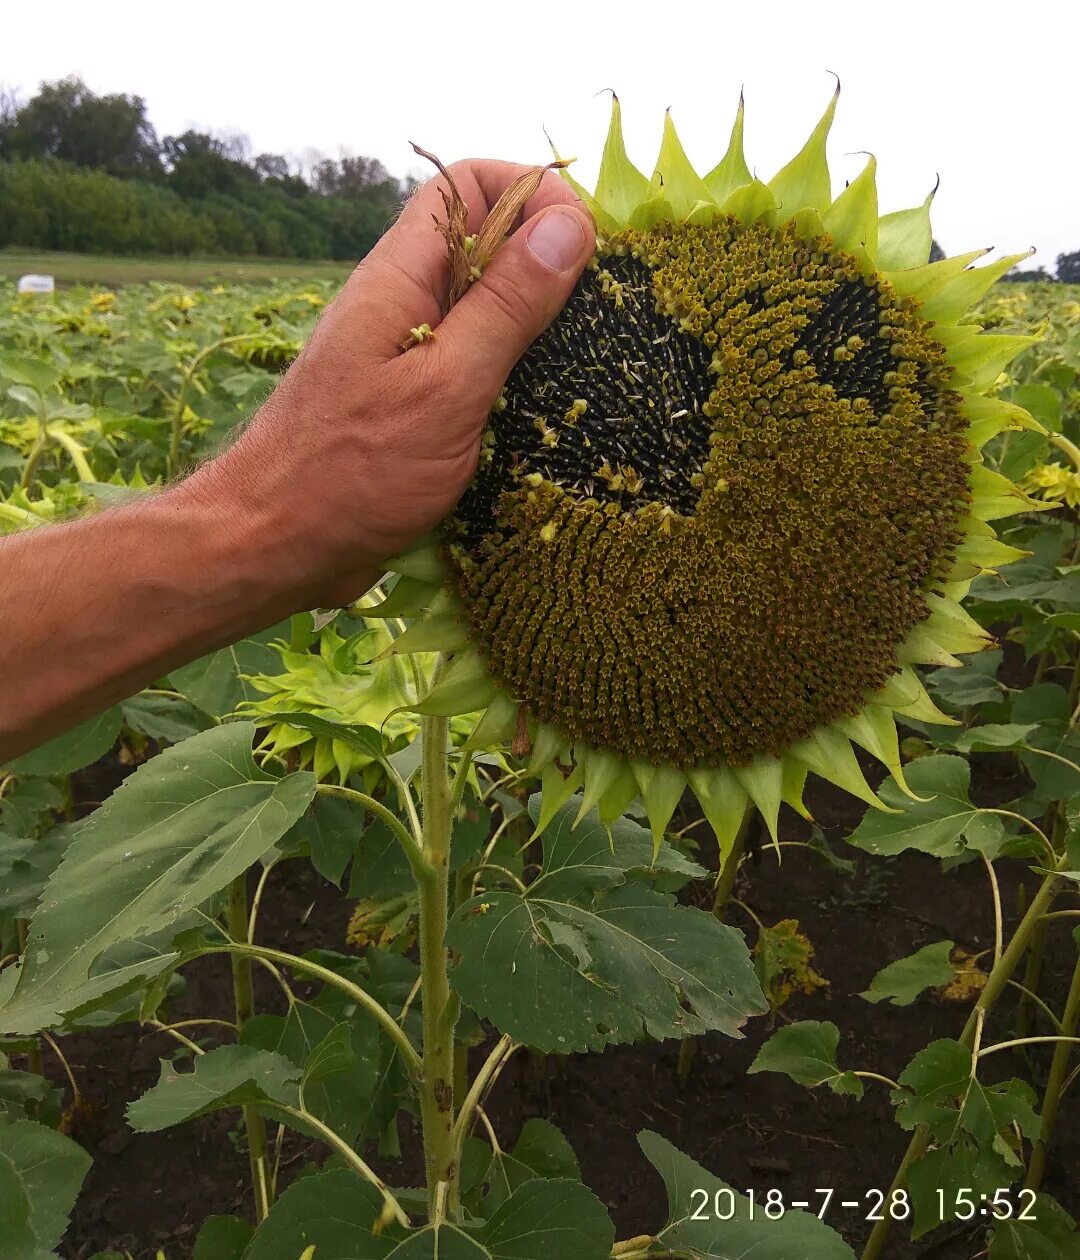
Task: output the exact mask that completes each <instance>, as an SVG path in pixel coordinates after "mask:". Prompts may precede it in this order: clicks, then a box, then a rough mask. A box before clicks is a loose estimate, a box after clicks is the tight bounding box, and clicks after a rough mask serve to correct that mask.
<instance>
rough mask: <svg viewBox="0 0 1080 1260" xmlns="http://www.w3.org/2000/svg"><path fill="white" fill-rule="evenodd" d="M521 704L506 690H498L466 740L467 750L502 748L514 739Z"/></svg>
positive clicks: (465, 748)
mask: <svg viewBox="0 0 1080 1260" xmlns="http://www.w3.org/2000/svg"><path fill="white" fill-rule="evenodd" d="M520 709H521V706H520V705H519V704H518V702H517V701H516V700H512V699H511V698H510V697H509V696H508V695H507V694H506V692H504V691H496V692H495V694H494V696H492V698H491V700H490V701H489V703H488V706H487V708H486V709H485V710H484V712H483V714H482V715H481V718H480V721H479V722H477V724H476V725H475V726H474V727H473V729H472V734H471V735H470V736H469V738H468V739H467V740H466V741H465V743H464V745H463V748H464V750H465V751H466V752H477V751H478V750H480V749H484V748H501V747H503V746H504V745H505V744H507V743H509V742H510V740H512V739H513V737H514V734H515V732H516V730H517V723H518V713H519V711H520Z"/></svg>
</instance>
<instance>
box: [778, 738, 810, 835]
mask: <svg viewBox="0 0 1080 1260" xmlns="http://www.w3.org/2000/svg"><path fill="white" fill-rule="evenodd" d="M781 764H782V766H783V774H782V776H781V779H780V799H781V800H782V801H783V803H784V804H785V805H790V806H791V808H792V809H793V810H794V811H795V812H796V814H798V815H799V817H800V818H805V819H806V821H807V822H813V821H814V816H813V814H811V813H810V811H809V810H808V809H807V808H806V804H805V803H804V801H803V792H805V791H806V776H807V774H808V771H807V769H806V767H805V766H804V765H803V763H802V762H801V761H796V760H795V759H794V757H785V758H784V760H783V762H782V763H781ZM776 853H777V857H779V855H780V846H779V845H777V848H776Z"/></svg>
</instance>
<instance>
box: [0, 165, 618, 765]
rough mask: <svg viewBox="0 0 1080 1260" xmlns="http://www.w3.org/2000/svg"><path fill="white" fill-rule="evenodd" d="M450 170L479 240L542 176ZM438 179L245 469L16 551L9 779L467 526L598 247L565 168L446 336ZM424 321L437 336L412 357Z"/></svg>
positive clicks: (6, 698)
mask: <svg viewBox="0 0 1080 1260" xmlns="http://www.w3.org/2000/svg"><path fill="white" fill-rule="evenodd" d="M450 169H451V173H452V175H453V176H454V180H455V183H456V184H457V186H458V189H459V191H460V192H461V195H462V197H463V198H464V199H465V201H466V203H467V204H468V206H469V212H470V213H469V231H470V232H475V231H477V230H478V229H479V227H480V225H481V224H482V222H483V220H484V218H485V216H486V214H487V212H488V210H489V209H490V207H491V206H493V205H494V203H495V201H496V200H497V199H498V197H499V195H500V193H502V191H503V190H504V189H505V188H506V187H507V186H508V185H509V184H510V183H511V182H512V181H513V180H514V179H515V178H516V177H517V176H519V175H521V174H523V173H524V172H525V171H526V170H527V169H529V168H527V167H524V166H518V165H514V164H511V163H507V162H495V161H479V160H477V161H466V162H460V163H457V164H455V165H454V166H453V167H451V168H450ZM441 182H442V181H441V180H440V179H435V180H432V181H431V182H429V183H428V184H426V185H424V186H423V187H422V188H421V189H420V190H419V191H418V192H417V193H416V194H415V195H414V196H413V197H412V199H411V200H410V201H409V203H408V204H407V206H406V207H405V209H404V210H403V211H402V214H401V216H400V218H399V219H398V221H397V223H396V224H395V225H394V227H393V228H391V229H390V231H389V232H387V234H386V235H385V236H384V237H383V238H382V240H381V241H380V242H379V244H378V245H377V246H376V247H375V249H373V250H372V251H371V253H370V254H368V256H367V257H366V258H365V259H364V260H363V262H361V264H360V265H359V266H358V267H357V268H356V270H355V271H354V272H353V274H352V276H351V277H350V278H349V280H348V282H347V283H346V284H345V286H344V288H343V289H342V290H341V292H340V293H339V294H338V295H337V297H336V298H335V299H334V301H333V302H332V303H331V304H330V305H329V306H328V307H327V308H326V310H325V311H324V313H323V315H322V318H321V319H320V320H319V323H318V325H317V326H316V328H315V330H314V332H313V334H312V336H311V339H310V341H309V342H308V344H307V345H306V346H305V347H304V349H303V351H302V352H301V353H300V355H299V356H298V358H297V359H296V361H295V362H294V363H293V364H292V366H291V367H290V368H289V370H288V372H287V373H286V374H285V376H284V377H283V378H282V380H281V382H280V384H279V385H278V387H277V388H276V389H275V390H274V393H273V394H272V395H271V396H270V398H269V399H268V401H267V402H266V403H265V405H264V406H263V407H262V408H261V409H260V410H259V411H258V413H257V414H256V415H255V416H254V417H253V418H252V420H251V421H250V422H249V424H248V425H247V426H246V428H245V429H244V431H243V432H242V433H241V434H240V436H239V438H238V439H237V440H236V441H235V442H234V443H233V444H232V445H231V446H230V447H229V448H228V449H227V450H225V451H224V452H222V453H221V454H220V455H218V456H217V457H216V458H213V459H211V460H208V461H207V462H205V463H203V464H202V465H200V466H199V467H198V468H197V469H196V470H195V471H194V472H192V473H191V474H190V475H189V476H187V477H186V478H185V479H184V480H182V481H179V482H177V483H175V484H172V485H170V486H168V487H167V488H165V489H163V490H161V491H159V492H157V493H154V494H148V495H145V496H140V497H139V498H138V499H137V500H135V501H133V502H132V503H130V504H126V505H124V506H122V507H117V508H113V509H110V510H107V511H103V512H99V513H97V514H95V515H93V516H91V517H88V518H85V519H82V520H79V521H74V522H71V523H69V524H63V525H52V526H44V527H40V528H37V529H34V530H31V531H29V532H26V533H22V534H17V535H14V536H11V537H8V538H5V539H3V540H0V678H2V679H3V698H2V699H0V763H3V762H4V761H7V760H10V759H11V758H13V757H16V756H18V755H19V754H20V753H23V752H25V751H27V750H28V749H30V748H33V747H36V746H37V745H38V744H41V743H43V742H44V741H45V740H47V739H50V738H51V737H53V736H54V735H57V734H59V733H61V732H62V731H64V730H66V729H68V728H70V727H72V726H75V725H77V724H78V723H79V722H81V721H83V720H85V719H86V718H89V717H91V716H93V715H94V714H95V713H99V712H101V711H102V710H103V709H105V708H107V707H108V706H110V705H112V704H114V703H116V702H117V701H119V700H123V699H125V698H127V697H128V696H131V695H134V694H136V693H137V692H138V691H140V690H141V689H142V688H143V687H145V686H148V685H150V684H152V683H153V682H154V681H155V680H156V679H159V678H161V677H162V676H163V675H165V674H167V673H168V672H169V670H171V669H174V668H176V667H177V666H179V665H181V664H184V663H185V662H187V661H191V660H194V659H196V658H197V657H199V656H202V655H204V654H205V653H207V652H211V651H213V650H215V649H216V648H220V647H224V646H226V645H227V644H230V643H235V642H236V641H237V640H238V639H241V638H243V637H244V636H246V635H249V634H253V633H256V632H257V631H259V630H262V629H265V628H266V627H267V626H271V625H274V624H275V623H276V622H278V621H281V620H282V619H283V618H285V617H287V616H288V615H289V614H291V613H294V612H298V611H302V610H305V609H314V608H336V607H340V606H343V605H345V604H347V603H349V602H351V601H352V600H354V599H356V598H357V597H358V596H359V595H361V594H363V592H364V591H366V590H367V589H368V588H369V587H371V586H372V585H373V584H374V583H375V582H376V581H377V580H378V578H379V577H380V575H381V574H382V572H383V568H382V562H383V561H384V560H385V559H387V558H389V557H391V556H394V555H397V554H399V553H401V552H402V551H404V550H405V549H406V548H407V547H408V546H409V545H410V543H412V542H414V541H415V540H416V539H417V538H418V537H420V536H422V535H423V534H424V533H426V532H427V531H429V530H430V529H431V528H432V527H433V526H435V525H436V524H437V523H438V522H439V521H440V520H441V519H442V518H443V517H444V516H445V515H446V514H447V512H449V510H450V509H451V508H452V507H453V505H454V503H456V501H457V499H458V498H459V496H460V495H461V493H462V491H463V490H464V489H465V487H466V485H467V484H468V482H469V479H470V478H471V476H472V474H473V471H474V469H475V467H476V461H477V456H478V453H479V445H480V437H481V434H482V432H483V429H484V424H485V422H486V419H487V415H488V412H489V410H490V408H491V406H492V404H493V403H494V402H495V399H496V398H497V397H498V394H499V391H500V389H501V388H502V385H503V382H504V381H505V379H506V377H507V376H508V375H509V373H510V370H511V368H512V367H513V366H514V363H515V362H516V361H517V359H518V358H519V357H520V356H521V354H522V352H523V351H524V350H525V348H526V347H527V346H528V345H529V343H530V342H532V341H533V340H534V339H535V338H536V337H537V336H538V335H539V334H540V333H541V332H542V331H543V329H544V328H545V327H546V326H547V325H548V324H549V323H550V322H551V320H552V319H553V318H554V317H555V315H556V314H557V313H558V311H559V309H560V308H561V306H562V305H563V303H564V302H565V301H566V299H567V297H568V296H569V295H570V292H571V290H572V289H573V286H574V283H575V282H576V280H577V278H578V276H579V275H580V273H581V270H582V268H583V267H584V265H585V263H586V261H587V259H588V258H589V256H590V255H591V253H592V250H593V244H594V235H593V227H592V222H591V220H590V218H589V216H588V215H587V214H586V213H585V211H584V210H583V209H582V208H581V206H580V204H579V203H578V202H577V200H576V198H575V197H574V195H573V193H572V192H571V191H570V189H569V188H568V187H567V185H566V184H565V183H563V182H562V181H561V180H560V179H559V178H558V176H557V175H556V174H555V173H554V172H551V171H549V172H548V173H547V174H546V175H545V176H544V179H543V181H542V182H541V184H540V188H539V191H538V192H537V193H536V195H535V196H534V197H533V198H532V199H531V201H530V202H529V203H528V204H527V205H526V206H525V210H524V212H523V219H524V222H523V224H522V226H520V227H519V228H517V230H516V231H515V232H514V234H513V235H512V236H511V237H510V238H509V239H508V241H507V242H506V244H505V245H504V246H503V247H502V249H501V250H500V251H499V252H498V254H496V256H495V259H494V260H493V261H492V262H491V263H490V264H489V266H488V267H487V269H486V271H485V273H484V275H483V277H482V279H480V280H479V281H477V282H476V283H475V284H474V285H473V286H472V288H471V289H470V290H469V291H468V293H467V294H466V295H465V296H464V297H463V298H462V300H461V301H460V302H458V303H457V304H456V305H455V306H454V307H453V308H452V309H451V310H450V311H449V313H448V314H447V315H446V316H445V318H444V317H443V310H444V308H445V305H446V298H447V291H448V287H449V278H448V266H447V258H446V244H445V241H444V239H443V238H442V236H440V235H439V234H438V232H436V230H435V225H434V222H433V220H432V215H433V214H438V215H440V216H442V215H443V206H442V199H441V197H440V195H439V191H438V185H439V184H440V183H441ZM424 323H427V324H429V325H430V326H431V327H432V328H435V329H437V332H436V336H435V338H434V339H432V340H430V341H425V342H424V343H423V344H421V345H419V346H417V347H416V348H415V349H413V350H410V351H409V352H408V353H402V352H401V349H400V347H401V344H402V342H403V341H404V340H405V339H406V338H407V337H408V334H409V330H410V329H411V328H414V327H418V326H419V325H421V324H424Z"/></svg>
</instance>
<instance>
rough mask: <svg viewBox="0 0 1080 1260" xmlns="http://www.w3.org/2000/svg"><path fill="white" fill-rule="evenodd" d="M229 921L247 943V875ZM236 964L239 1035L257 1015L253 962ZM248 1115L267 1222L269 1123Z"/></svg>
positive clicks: (233, 891)
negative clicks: (267, 1132) (267, 1135)
mask: <svg viewBox="0 0 1080 1260" xmlns="http://www.w3.org/2000/svg"><path fill="white" fill-rule="evenodd" d="M225 922H226V926H227V927H228V929H229V934H230V936H232V937H233V939H234V940H236V941H240V942H244V941H246V940H247V939H248V931H249V926H250V925H249V922H248V900H247V872H246V871H245V872H244V873H243V874H242V875H237V877H236V878H235V879H234V880H233V882H232V885H231V887H230V888H229V900H228V903H227V905H226V907H225ZM230 962H231V964H232V981H233V1005H234V1008H235V1010H236V1035H237V1037H239V1036H240V1034H241V1033H242V1032H243V1031H244V1025H245V1024H246V1023H247V1022H248V1020H249V1019H251V1018H252V1016H253V1015H254V1014H255V992H254V987H253V985H252V976H251V959H250V958H249V957H246V956H244V955H242V954H233V955H232V956H231V958H230ZM241 1110H242V1112H243V1116H244V1132H245V1133H246V1134H247V1144H248V1158H249V1160H250V1163H251V1189H252V1193H253V1194H254V1196H255V1219H256V1221H257V1222H261V1221H265V1220H266V1217H267V1214H268V1213H269V1211H270V1176H269V1164H268V1162H267V1145H266V1122H265V1121H264V1120H263V1118H262V1114H261V1112H260V1111H259V1109H258V1107H255V1106H253V1105H252V1104H250V1103H248V1104H245V1105H244V1106H243V1107H242V1108H241Z"/></svg>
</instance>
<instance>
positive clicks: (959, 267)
mask: <svg viewBox="0 0 1080 1260" xmlns="http://www.w3.org/2000/svg"><path fill="white" fill-rule="evenodd" d="M989 252H990V251H989V250H988V249H973V250H971V252H970V253H967V254H956V255H954V256H953V257H952V258H939V259H938V260H937V262H932V263H924V264H923V265H922V266H921V267H908V268H907V270H906V271H883V272H882V273H881V277H882V279H883V280H885V281H886V282H887V283H888V284H889V285H890V286H891V287H892V289H893V290H894V291H895V292H896V293H898V294H900V296H901V297H915V298H918V299H919V300H920V301H924V300H925V299H926V298H928V297H930V296H931V294H934V293H937V292H939V290H941V289H943V288H944V287H945V285H947V284H948V283H949V281H950V280H952V279H953V277H954V276H958V275H959V274H960V273H961V272H962V271H963V270H964V269H965V268H966V267H970V266H971V264H972V263H973V262H977V261H978V260H979V259H980V258H985V257H986V255H987V254H989Z"/></svg>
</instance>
